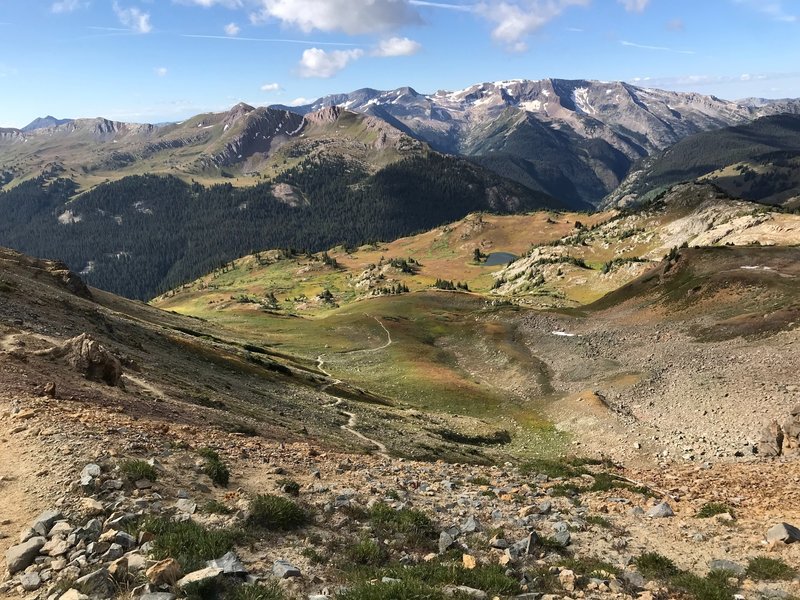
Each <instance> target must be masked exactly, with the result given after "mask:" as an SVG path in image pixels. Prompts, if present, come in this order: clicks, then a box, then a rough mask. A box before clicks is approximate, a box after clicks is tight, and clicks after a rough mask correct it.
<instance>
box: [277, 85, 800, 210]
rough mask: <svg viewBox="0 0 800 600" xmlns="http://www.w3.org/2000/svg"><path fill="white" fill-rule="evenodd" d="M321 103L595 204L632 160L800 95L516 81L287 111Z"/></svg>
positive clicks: (406, 91)
mask: <svg viewBox="0 0 800 600" xmlns="http://www.w3.org/2000/svg"><path fill="white" fill-rule="evenodd" d="M329 106H340V107H342V108H345V109H347V110H351V111H355V112H361V113H364V114H369V115H372V116H375V117H378V118H380V119H383V120H384V121H386V122H388V123H391V124H392V125H394V126H395V127H397V128H398V129H400V130H402V131H405V132H406V133H408V134H409V135H411V136H413V137H415V138H417V139H420V140H423V141H425V142H427V143H429V144H430V145H431V147H432V148H434V149H436V150H439V151H441V152H447V153H452V154H459V155H463V156H467V157H469V158H470V159H471V160H473V161H475V162H478V163H479V164H482V165H484V166H487V167H489V168H492V169H494V170H496V171H497V172H498V173H500V174H502V175H505V176H508V177H511V178H512V179H516V180H517V181H519V182H521V183H523V184H525V185H527V186H529V187H531V188H533V189H540V190H542V191H545V192H547V193H549V194H551V195H553V196H556V197H558V198H561V199H563V200H564V201H572V202H575V201H578V200H580V201H583V202H587V203H590V204H597V203H598V202H599V201H600V200H601V199H602V198H603V197H604V196H605V195H607V194H608V193H610V192H611V191H613V190H614V189H615V188H616V187H617V186H618V185H619V183H620V182H621V181H622V180H623V179H624V178H625V177H626V175H627V174H628V173H629V171H630V169H631V168H632V166H633V165H634V164H635V163H636V162H637V161H639V160H641V159H643V158H645V157H647V156H650V155H651V154H653V153H657V152H659V151H661V150H664V149H665V148H668V147H669V146H672V145H673V144H675V143H676V142H678V141H680V140H682V139H684V138H686V137H688V136H690V135H692V134H696V133H699V132H703V131H708V130H713V129H718V128H721V127H725V126H729V125H738V124H745V123H748V122H750V121H752V120H754V119H756V118H759V117H762V116H767V115H773V114H781V113H793V114H797V113H798V112H800V101H798V100H763V99H748V100H743V101H739V102H730V101H726V100H721V99H719V98H716V97H714V96H704V95H701V94H696V93H680V92H668V91H663V90H656V89H648V88H641V87H636V86H633V85H630V84H627V83H622V82H602V81H586V80H564V79H543V80H540V81H529V80H523V79H517V80H511V81H498V82H494V83H479V84H475V85H472V86H470V87H468V88H465V89H463V90H459V91H455V92H447V91H439V92H436V93H435V94H420V93H418V92H416V91H415V90H414V89H412V88H409V87H403V88H399V89H396V90H392V91H380V90H374V89H369V88H367V89H362V90H357V91H355V92H352V93H350V94H338V95H332V96H326V97H324V98H320V99H319V100H317V101H316V102H313V103H311V104H308V105H304V106H296V107H292V108H288V107H283V108H287V110H292V111H297V112H300V113H302V114H307V113H309V112H313V111H316V110H319V109H321V108H325V107H329Z"/></svg>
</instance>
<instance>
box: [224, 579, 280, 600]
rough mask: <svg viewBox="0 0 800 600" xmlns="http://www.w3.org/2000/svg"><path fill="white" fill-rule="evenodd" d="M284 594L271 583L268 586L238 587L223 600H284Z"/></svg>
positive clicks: (274, 583)
mask: <svg viewBox="0 0 800 600" xmlns="http://www.w3.org/2000/svg"><path fill="white" fill-rule="evenodd" d="M285 599H286V594H285V593H284V591H283V590H282V589H281V587H280V586H279V585H278V584H277V583H276V582H272V583H269V584H257V585H239V586H237V587H235V588H234V589H233V591H232V592H231V593H229V594H228V595H227V596H225V600H285Z"/></svg>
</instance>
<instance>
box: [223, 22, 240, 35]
mask: <svg viewBox="0 0 800 600" xmlns="http://www.w3.org/2000/svg"><path fill="white" fill-rule="evenodd" d="M241 30H242V29H241V27H239V26H238V25H237V24H236V23H228V24H227V25H225V35H229V36H231V37H236V36H237V35H239V32H240V31H241Z"/></svg>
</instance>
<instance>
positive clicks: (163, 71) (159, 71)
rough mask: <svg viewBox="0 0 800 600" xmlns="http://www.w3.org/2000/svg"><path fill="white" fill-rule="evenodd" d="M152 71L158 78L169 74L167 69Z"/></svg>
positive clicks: (161, 68)
mask: <svg viewBox="0 0 800 600" xmlns="http://www.w3.org/2000/svg"><path fill="white" fill-rule="evenodd" d="M153 70H154V71H155V74H156V75H158V76H159V77H166V76H167V73H169V70H168V69H167V67H158V68H156V69H153Z"/></svg>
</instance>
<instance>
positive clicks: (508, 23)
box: [476, 0, 591, 52]
mask: <svg viewBox="0 0 800 600" xmlns="http://www.w3.org/2000/svg"><path fill="white" fill-rule="evenodd" d="M590 2H591V0H484V1H483V2H481V3H480V4H478V5H477V6H476V12H477V13H478V14H479V15H481V16H482V17H484V18H485V19H486V20H487V21H489V22H491V23H494V24H495V27H494V29H493V30H492V38H493V39H494V40H495V41H497V42H499V43H501V44H503V45H504V46H506V47H507V48H508V49H509V50H511V51H513V52H522V51H524V50H526V49H527V47H528V45H527V42H526V38H527V37H528V36H529V35H531V34H533V33H535V32H536V31H538V30H539V29H541V28H542V27H544V26H545V25H546V24H547V23H549V22H550V21H552V20H553V19H555V18H556V17H558V16H560V15H561V13H563V12H564V11H565V10H567V9H568V8H570V7H572V6H587V5H588V4H589V3H590Z"/></svg>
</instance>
